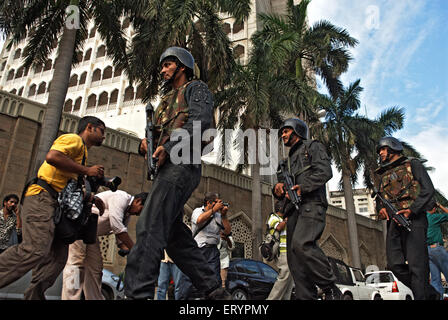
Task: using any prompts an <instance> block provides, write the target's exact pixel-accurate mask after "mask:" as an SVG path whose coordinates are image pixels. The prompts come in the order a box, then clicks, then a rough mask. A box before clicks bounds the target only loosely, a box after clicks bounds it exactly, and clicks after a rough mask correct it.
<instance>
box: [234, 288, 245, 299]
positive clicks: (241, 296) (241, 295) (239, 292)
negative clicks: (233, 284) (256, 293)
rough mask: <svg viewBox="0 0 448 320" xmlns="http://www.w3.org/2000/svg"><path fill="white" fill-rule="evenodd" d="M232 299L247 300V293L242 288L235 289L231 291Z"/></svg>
mask: <svg viewBox="0 0 448 320" xmlns="http://www.w3.org/2000/svg"><path fill="white" fill-rule="evenodd" d="M232 300H248V296H247V293H246V292H245V291H244V290H241V289H236V290H234V291H233V292H232Z"/></svg>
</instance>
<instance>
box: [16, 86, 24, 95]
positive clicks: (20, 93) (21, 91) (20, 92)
mask: <svg viewBox="0 0 448 320" xmlns="http://www.w3.org/2000/svg"><path fill="white" fill-rule="evenodd" d="M23 89H24V87H22V88H20V89H19V92H18V93H17V95H18V96H21V95H22V93H23Z"/></svg>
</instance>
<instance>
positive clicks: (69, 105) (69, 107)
mask: <svg viewBox="0 0 448 320" xmlns="http://www.w3.org/2000/svg"><path fill="white" fill-rule="evenodd" d="M72 105H73V101H72V99H68V100H67V101H65V104H64V112H72Z"/></svg>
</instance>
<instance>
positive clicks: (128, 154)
mask: <svg viewBox="0 0 448 320" xmlns="http://www.w3.org/2000/svg"><path fill="white" fill-rule="evenodd" d="M44 114H45V105H43V104H40V103H37V102H35V101H32V100H29V99H25V98H23V97H19V96H17V95H14V94H11V93H9V92H5V91H1V90H0V145H1V146H2V148H0V197H3V196H5V195H6V194H8V193H16V194H19V195H20V194H21V192H22V188H23V186H24V185H25V183H26V181H28V179H30V178H31V177H30V174H31V172H30V170H31V164H32V163H33V159H34V157H35V154H36V141H38V139H39V135H40V129H41V121H42V119H43V116H44ZM78 120H79V117H78V116H74V115H72V114H70V113H63V116H62V121H61V124H60V128H59V133H61V134H62V133H67V132H76V129H77V123H78ZM106 125H107V122H106ZM139 143H140V139H139V138H137V137H135V136H133V135H129V134H127V133H124V132H120V131H117V130H113V129H110V128H107V129H106V140H105V141H104V143H103V145H102V146H101V147H98V148H92V149H91V150H89V159H88V162H87V163H88V164H89V163H101V164H103V165H104V167H105V175H106V176H119V177H121V178H122V183H121V185H120V189H121V190H124V191H126V192H128V193H130V194H136V193H139V192H142V191H148V190H150V187H151V183H150V182H149V181H148V180H146V165H145V161H144V158H143V157H141V156H140V155H138V154H137V149H138V145H139ZM208 191H215V192H219V193H220V195H221V197H222V198H223V199H224V200H226V201H228V202H229V203H230V214H229V220H230V223H231V226H232V233H233V235H234V239H235V241H236V243H237V244H236V247H237V249H236V250H235V251H233V252H232V255H233V256H234V257H245V258H251V257H252V246H253V239H254V232H253V230H252V225H253V223H252V219H251V200H250V199H251V197H252V179H251V177H250V176H247V175H244V174H238V173H236V172H235V171H233V170H229V169H226V168H223V167H220V166H217V165H213V164H206V163H203V166H202V177H201V182H200V184H199V186H198V188H197V189H196V190H195V191H194V193H193V194H192V196H191V197H190V199H189V200H188V202H187V204H186V205H185V207H184V211H185V216H184V221H185V222H186V223H189V221H190V216H191V213H192V211H193V210H194V209H195V208H196V207H199V206H201V205H202V201H203V196H204V193H205V192H208ZM261 193H262V198H261V199H262V200H261V219H262V221H266V219H267V217H268V214H269V213H270V212H271V211H272V203H273V201H272V194H271V185H270V184H269V183H262V186H261ZM136 221H137V218H136V217H133V218H132V219H131V222H130V225H129V232H130V236H131V237H132V238H133V239H135V225H136ZM356 221H357V227H358V233H359V248H360V255H361V263H362V265H363V266H364V267H367V266H369V265H377V266H378V267H379V268H384V267H385V254H384V251H385V248H384V240H383V236H382V234H383V233H382V230H383V224H382V223H381V222H378V221H374V220H372V219H368V218H366V217H363V216H361V215H357V216H356ZM320 245H321V247H322V249H323V250H324V252H325V253H326V254H327V255H329V256H332V257H335V258H338V259H341V260H344V261H345V262H346V263H348V264H351V263H352V258H351V256H350V249H349V237H348V224H347V213H346V212H345V210H343V209H341V208H337V207H335V206H332V205H331V204H330V206H329V208H328V213H327V219H326V228H325V231H324V233H323V235H322V237H321V240H320ZM101 248H102V253H103V258H104V262H105V267H106V268H107V269H109V270H111V271H112V272H115V273H117V274H118V273H120V272H121V271H122V270H123V269H124V266H125V264H126V259H124V258H122V257H120V256H119V255H117V248H116V245H115V240H114V237H113V236H109V237H102V239H101Z"/></svg>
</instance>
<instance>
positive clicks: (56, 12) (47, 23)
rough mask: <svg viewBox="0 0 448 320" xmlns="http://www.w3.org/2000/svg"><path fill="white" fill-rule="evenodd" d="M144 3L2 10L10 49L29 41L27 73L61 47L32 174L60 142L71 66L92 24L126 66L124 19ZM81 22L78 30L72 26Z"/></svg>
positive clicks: (72, 1)
mask: <svg viewBox="0 0 448 320" xmlns="http://www.w3.org/2000/svg"><path fill="white" fill-rule="evenodd" d="M138 2H139V1H124V0H123V1H106V0H96V1H93V0H65V1H45V0H40V1H13V0H5V1H3V2H2V4H1V5H0V13H1V17H0V31H2V32H4V34H5V35H6V36H7V37H9V38H10V41H9V44H8V46H9V47H11V46H12V45H13V44H17V43H19V42H20V41H22V40H24V39H25V38H28V43H27V45H26V47H25V48H24V56H25V60H24V64H23V66H24V67H25V68H30V67H35V66H38V65H41V64H43V63H44V62H45V61H46V60H47V58H48V56H49V54H50V53H51V52H52V50H53V44H54V43H55V42H57V43H58V52H57V58H56V61H55V67H54V69H55V70H54V73H53V79H52V81H51V83H52V85H51V87H50V90H49V96H48V102H47V108H46V112H45V117H44V119H43V122H42V130H41V134H40V140H39V145H38V149H37V155H36V161H35V165H34V169H33V171H32V172H33V175H34V176H35V175H36V174H37V170H38V168H39V166H40V165H41V163H42V162H43V161H44V159H45V155H46V153H47V152H48V150H49V149H50V146H51V144H52V143H53V141H54V140H55V139H56V136H57V133H58V128H59V123H60V119H61V115H62V109H63V105H64V101H65V96H66V94H67V89H68V83H69V78H70V72H71V68H72V65H73V64H75V63H77V62H78V61H77V58H76V57H77V55H76V54H75V53H77V52H78V50H79V49H80V48H81V47H82V44H83V42H84V41H85V39H86V37H87V24H88V22H89V21H90V20H91V19H93V21H94V22H95V25H96V27H97V29H98V31H99V33H100V34H101V36H102V38H103V39H104V41H105V43H106V46H107V49H108V50H107V53H108V55H109V56H110V57H112V58H113V61H114V64H116V65H118V64H120V65H122V66H123V65H125V66H126V65H127V61H128V59H127V53H126V39H125V37H124V35H123V33H122V31H121V23H120V17H121V16H122V15H123V14H124V13H128V14H129V13H135V12H136V10H137V9H139V8H140V6H139V4H138ZM72 19H75V20H77V21H78V22H79V26H78V25H76V24H74V23H72V21H71V20H72Z"/></svg>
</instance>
